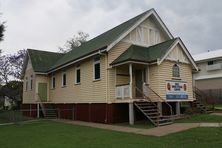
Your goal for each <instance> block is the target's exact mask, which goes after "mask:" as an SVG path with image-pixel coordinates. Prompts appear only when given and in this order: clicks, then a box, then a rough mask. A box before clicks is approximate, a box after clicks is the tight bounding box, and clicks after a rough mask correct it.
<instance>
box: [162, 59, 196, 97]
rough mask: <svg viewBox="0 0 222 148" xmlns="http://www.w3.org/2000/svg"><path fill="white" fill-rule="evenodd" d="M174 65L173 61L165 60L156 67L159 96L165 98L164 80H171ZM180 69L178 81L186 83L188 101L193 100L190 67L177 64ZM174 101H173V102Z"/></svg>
mask: <svg viewBox="0 0 222 148" xmlns="http://www.w3.org/2000/svg"><path fill="white" fill-rule="evenodd" d="M174 64H175V62H173V61H168V60H165V61H164V62H163V63H162V64H160V65H159V67H158V77H159V91H158V92H159V95H160V96H161V97H162V98H166V80H172V79H173V77H172V75H173V74H172V67H173V65H174ZM178 65H179V67H180V80H181V81H185V82H187V85H188V87H187V92H188V100H189V101H192V100H193V88H192V87H193V85H192V67H191V65H190V64H185V63H179V64H178ZM174 101H175V100H174Z"/></svg>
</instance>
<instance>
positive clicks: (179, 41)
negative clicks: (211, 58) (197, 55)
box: [158, 39, 198, 71]
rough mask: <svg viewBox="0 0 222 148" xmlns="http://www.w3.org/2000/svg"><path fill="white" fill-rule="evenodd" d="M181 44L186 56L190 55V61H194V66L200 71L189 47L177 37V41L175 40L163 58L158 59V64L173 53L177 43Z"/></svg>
mask: <svg viewBox="0 0 222 148" xmlns="http://www.w3.org/2000/svg"><path fill="white" fill-rule="evenodd" d="M177 44H179V45H180V46H181V47H182V49H183V51H184V52H185V54H186V56H187V57H188V59H189V60H190V62H191V63H192V65H193V67H194V68H195V69H196V70H197V71H198V67H197V65H196V64H195V61H194V60H193V58H192V57H191V56H190V54H189V51H188V50H187V48H186V47H185V46H184V45H183V44H182V42H181V40H180V39H177V40H176V41H174V43H173V44H172V45H171V46H170V48H169V49H168V51H167V53H166V54H165V55H164V56H163V57H162V58H161V60H160V61H158V65H160V64H161V63H162V62H163V61H164V60H165V59H166V58H167V56H168V55H169V54H170V53H171V51H172V50H173V49H174V47H176V45H177Z"/></svg>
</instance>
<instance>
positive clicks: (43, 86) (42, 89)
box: [38, 83, 47, 102]
mask: <svg viewBox="0 0 222 148" xmlns="http://www.w3.org/2000/svg"><path fill="white" fill-rule="evenodd" d="M38 94H39V98H40V99H41V101H42V102H47V83H38Z"/></svg>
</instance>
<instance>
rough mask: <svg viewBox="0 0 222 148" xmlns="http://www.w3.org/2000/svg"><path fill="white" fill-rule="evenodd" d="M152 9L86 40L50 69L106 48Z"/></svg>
mask: <svg viewBox="0 0 222 148" xmlns="http://www.w3.org/2000/svg"><path fill="white" fill-rule="evenodd" d="M151 10H153V9H150V10H148V11H146V12H144V13H142V14H140V15H138V16H136V17H134V18H132V19H130V20H128V21H126V22H124V23H122V24H120V25H118V26H116V27H115V28H113V29H111V30H109V31H107V32H105V33H102V34H101V35H99V36H97V37H95V38H93V39H91V40H89V41H88V42H86V43H84V44H82V45H81V46H80V47H77V48H76V49H74V50H71V51H70V52H68V53H67V54H66V55H65V56H63V57H62V58H61V59H60V60H58V61H57V62H56V63H55V64H54V65H53V66H52V67H51V68H50V70H53V69H55V68H57V67H59V66H62V65H64V64H67V63H69V62H72V61H74V60H77V59H79V58H81V57H84V56H86V55H88V54H90V53H93V52H95V51H97V50H99V49H102V48H106V47H107V46H108V45H109V44H111V43H112V42H113V41H115V40H116V39H118V38H119V37H120V36H121V35H122V34H123V33H124V32H126V31H127V30H128V29H130V28H131V27H132V26H133V25H134V24H136V23H137V21H138V20H140V19H141V18H142V17H144V16H145V15H146V14H147V13H148V12H149V11H151Z"/></svg>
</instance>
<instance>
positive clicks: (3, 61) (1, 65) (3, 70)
mask: <svg viewBox="0 0 222 148" xmlns="http://www.w3.org/2000/svg"><path fill="white" fill-rule="evenodd" d="M10 75H12V67H11V64H10V60H9V56H7V55H3V56H1V57H0V81H1V82H2V81H3V82H4V83H6V84H7V83H8V80H9V76H10Z"/></svg>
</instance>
